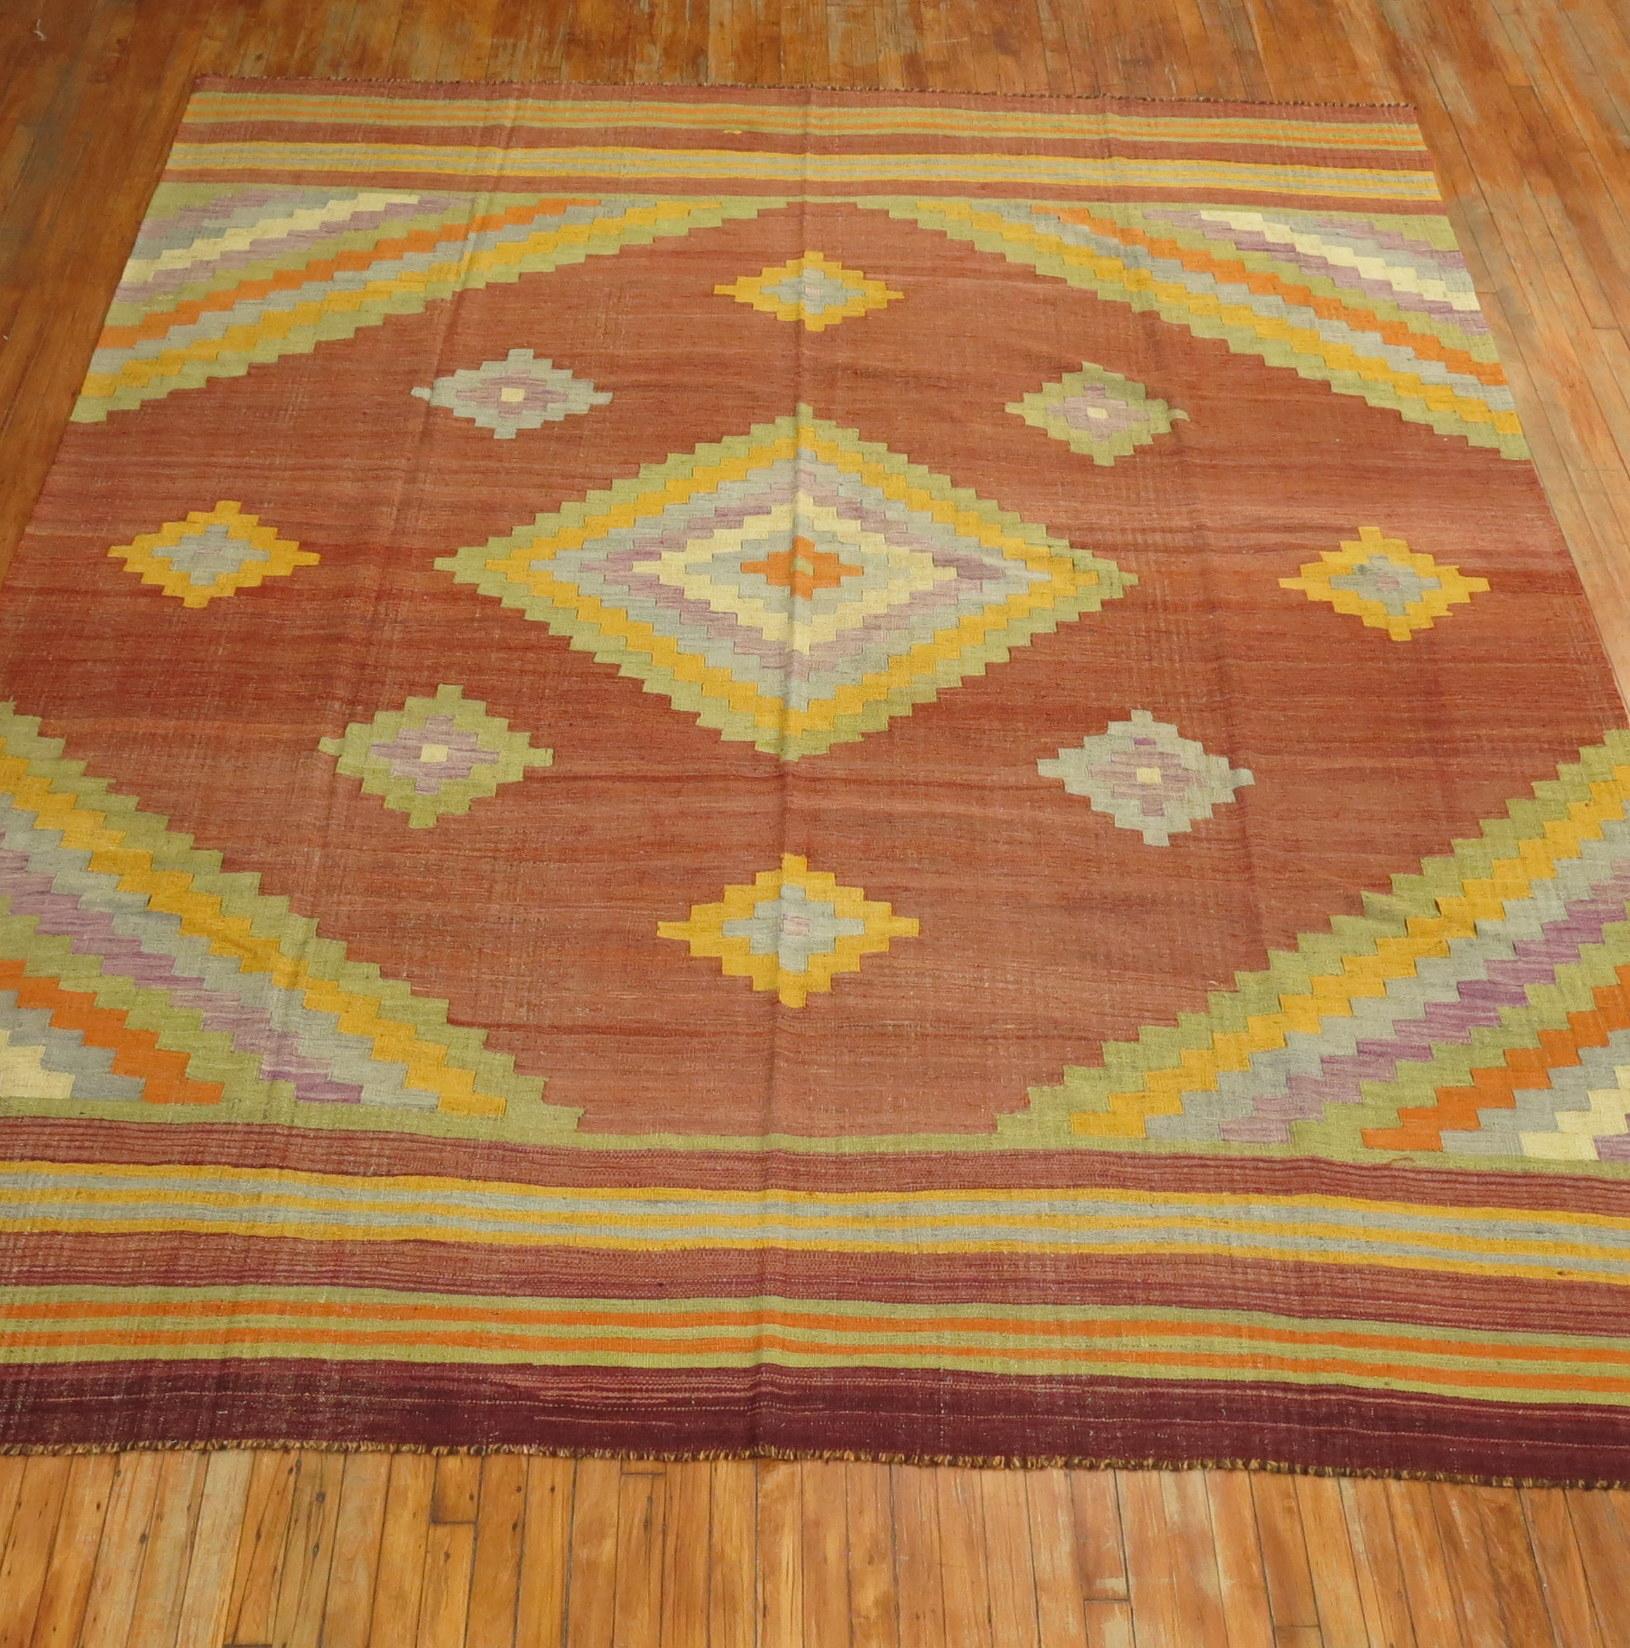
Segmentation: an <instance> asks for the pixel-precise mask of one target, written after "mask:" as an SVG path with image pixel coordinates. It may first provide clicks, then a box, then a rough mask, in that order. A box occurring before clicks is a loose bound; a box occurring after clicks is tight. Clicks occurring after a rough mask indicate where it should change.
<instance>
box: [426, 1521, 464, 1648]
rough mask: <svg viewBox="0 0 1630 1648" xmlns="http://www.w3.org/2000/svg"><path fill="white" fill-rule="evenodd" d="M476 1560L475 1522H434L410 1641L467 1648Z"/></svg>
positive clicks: (428, 1647)
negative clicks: (472, 1579)
mask: <svg viewBox="0 0 1630 1648" xmlns="http://www.w3.org/2000/svg"><path fill="white" fill-rule="evenodd" d="M474 1558H475V1524H474V1523H473V1522H437V1521H435V1520H434V1519H432V1520H431V1523H430V1526H429V1530H428V1531H427V1532H426V1534H425V1548H424V1584H423V1586H422V1587H421V1589H420V1592H419V1619H418V1625H417V1630H416V1632H415V1635H414V1636H413V1637H412V1638H411V1639H410V1640H411V1641H413V1642H414V1643H415V1644H416V1648H463V1645H464V1637H465V1632H466V1630H467V1628H468V1625H469V1618H470V1570H471V1567H472V1565H473V1563H474Z"/></svg>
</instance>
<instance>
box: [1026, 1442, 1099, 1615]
mask: <svg viewBox="0 0 1630 1648" xmlns="http://www.w3.org/2000/svg"><path fill="white" fill-rule="evenodd" d="M1024 1492H1025V1514H1026V1529H1025V1533H1026V1537H1027V1538H1028V1540H1029V1542H1030V1563H1031V1571H1032V1573H1033V1574H1034V1576H1035V1588H1036V1635H1037V1637H1038V1639H1039V1640H1040V1642H1041V1648H1076V1645H1077V1644H1084V1643H1085V1642H1086V1640H1087V1620H1086V1612H1085V1601H1086V1598H1085V1586H1084V1585H1083V1584H1082V1580H1081V1569H1080V1565H1079V1563H1078V1562H1077V1560H1076V1536H1075V1507H1074V1505H1073V1504H1072V1503H1071V1500H1070V1476H1069V1472H1067V1471H1059V1470H1047V1471H1027V1472H1025V1476H1024Z"/></svg>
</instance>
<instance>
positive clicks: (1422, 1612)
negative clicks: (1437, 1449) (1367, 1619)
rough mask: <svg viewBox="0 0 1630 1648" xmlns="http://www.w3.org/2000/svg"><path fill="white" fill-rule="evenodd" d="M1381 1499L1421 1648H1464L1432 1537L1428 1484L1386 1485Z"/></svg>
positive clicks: (1444, 1558) (1445, 1569)
mask: <svg viewBox="0 0 1630 1648" xmlns="http://www.w3.org/2000/svg"><path fill="white" fill-rule="evenodd" d="M1387 1499H1388V1501H1389V1503H1390V1505H1391V1509H1392V1526H1393V1531H1394V1534H1395V1536H1396V1538H1397V1541H1398V1550H1399V1552H1400V1553H1401V1555H1402V1556H1403V1558H1404V1591H1405V1593H1406V1595H1407V1596H1408V1598H1409V1617H1410V1621H1411V1623H1412V1624H1413V1626H1414V1628H1415V1636H1416V1638H1417V1640H1418V1641H1419V1642H1420V1644H1421V1648H1427V1645H1428V1644H1442V1648H1464V1645H1465V1643H1466V1639H1465V1636H1464V1634H1463V1633H1462V1631H1461V1628H1460V1625H1461V1622H1460V1607H1459V1603H1458V1601H1457V1599H1456V1596H1455V1590H1454V1585H1453V1583H1452V1582H1451V1580H1450V1576H1449V1558H1448V1553H1447V1552H1446V1551H1445V1549H1444V1545H1443V1536H1442V1534H1440V1533H1439V1531H1438V1518H1437V1510H1436V1508H1435V1507H1434V1505H1433V1503H1432V1486H1431V1484H1430V1483H1428V1482H1389V1483H1388V1484H1387Z"/></svg>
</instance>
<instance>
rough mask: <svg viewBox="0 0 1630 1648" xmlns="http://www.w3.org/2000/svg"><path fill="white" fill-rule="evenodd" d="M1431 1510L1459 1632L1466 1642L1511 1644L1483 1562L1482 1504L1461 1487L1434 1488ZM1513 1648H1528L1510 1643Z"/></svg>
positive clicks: (1485, 1550) (1495, 1587)
mask: <svg viewBox="0 0 1630 1648" xmlns="http://www.w3.org/2000/svg"><path fill="white" fill-rule="evenodd" d="M1432 1508H1433V1510H1434V1512H1435V1513H1436V1515H1437V1522H1438V1532H1439V1534H1440V1535H1441V1536H1442V1539H1443V1550H1444V1554H1445V1556H1446V1557H1447V1558H1448V1568H1449V1581H1450V1584H1451V1585H1453V1587H1454V1593H1455V1600H1456V1602H1457V1604H1458V1605H1459V1612H1460V1620H1461V1629H1462V1632H1463V1633H1464V1635H1465V1637H1466V1639H1467V1640H1468V1642H1470V1643H1473V1644H1476V1648H1483V1645H1484V1644H1485V1643H1488V1644H1491V1645H1492V1644H1498V1643H1512V1642H1513V1639H1512V1638H1511V1637H1510V1636H1508V1635H1507V1633H1506V1627H1505V1616H1504V1614H1503V1612H1502V1611H1501V1607H1500V1590H1499V1585H1498V1583H1497V1581H1496V1579H1495V1575H1494V1569H1493V1565H1492V1563H1491V1562H1490V1560H1489V1552H1488V1544H1487V1539H1486V1536H1485V1534H1484V1530H1483V1511H1482V1502H1481V1499H1480V1497H1479V1493H1478V1490H1477V1489H1476V1488H1470V1487H1467V1486H1465V1485H1464V1484H1462V1483H1455V1482H1434V1483H1433V1484H1432ZM1513 1648H1529V1645H1528V1644H1520V1645H1518V1644H1516V1643H1513Z"/></svg>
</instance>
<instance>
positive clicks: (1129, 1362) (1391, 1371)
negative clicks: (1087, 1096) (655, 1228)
mask: <svg viewBox="0 0 1630 1648" xmlns="http://www.w3.org/2000/svg"><path fill="white" fill-rule="evenodd" d="M219 1337H222V1338H226V1339H229V1340H230V1341H232V1342H234V1343H237V1344H246V1345H258V1344H275V1345H282V1346H288V1347H301V1348H303V1347H306V1346H310V1347H312V1348H313V1349H315V1350H317V1351H319V1352H321V1351H323V1350H332V1349H333V1347H334V1346H336V1345H353V1346H356V1347H357V1348H358V1349H363V1348H368V1347H373V1348H379V1349H384V1348H389V1347H392V1346H399V1347H401V1348H403V1349H409V1348H411V1349H416V1350H422V1349H424V1348H425V1344H426V1339H425V1335H424V1334H423V1333H419V1332H410V1331H408V1330H406V1329H392V1328H326V1329H324V1330H323V1331H322V1332H320V1333H310V1334H304V1335H302V1334H298V1333H290V1332H287V1331H285V1330H282V1329H279V1328H275V1327H272V1328H256V1327H236V1328H232V1329H230V1330H226V1331H224V1332H223V1334H222V1335H220V1336H219ZM198 1339H199V1336H198V1335H196V1334H193V1333H188V1332H182V1331H177V1332H166V1331H164V1330H153V1329H145V1330H143V1331H142V1332H140V1333H129V1334H122V1333H15V1334H7V1335H5V1342H6V1343H9V1344H11V1345H15V1346H17V1347H18V1348H20V1349H27V1350H84V1349H89V1348H92V1347H109V1348H112V1347H124V1348H126V1349H131V1350H150V1349H158V1348H161V1347H165V1346H174V1345H186V1344H196V1343H198ZM435 1342H436V1343H437V1344H438V1345H444V1346H445V1347H446V1348H447V1349H448V1350H449V1351H470V1350H483V1349H485V1350H513V1351H520V1352H527V1351H530V1352H533V1353H535V1354H536V1353H539V1352H543V1351H547V1352H550V1353H552V1355H553V1359H554V1360H557V1361H558V1359H559V1356H560V1354H561V1353H562V1352H576V1353H578V1354H580V1355H581V1354H584V1353H590V1352H593V1353H597V1354H601V1355H607V1356H617V1357H620V1358H623V1359H625V1360H626V1361H628V1362H636V1361H639V1360H640V1359H642V1358H655V1357H661V1356H671V1355H673V1354H675V1353H676V1352H678V1353H679V1354H681V1355H684V1356H689V1357H701V1356H715V1355H723V1356H729V1355H739V1354H740V1353H741V1351H742V1350H743V1349H744V1348H751V1349H753V1350H755V1351H760V1352H762V1351H767V1350H768V1351H781V1352H784V1353H786V1354H788V1355H800V1354H802V1355H809V1354H811V1353H812V1352H813V1353H817V1354H819V1355H821V1356H822V1357H825V1358H826V1359H828V1360H831V1361H857V1362H858V1361H864V1360H866V1359H867V1358H870V1357H875V1356H921V1355H924V1354H934V1353H935V1352H936V1351H937V1354H938V1355H939V1356H941V1357H942V1358H943V1359H944V1360H945V1361H947V1362H950V1361H957V1360H960V1361H966V1360H970V1359H981V1360H983V1359H987V1358H989V1359H995V1360H1000V1361H1004V1362H1017V1363H1024V1362H1051V1363H1055V1364H1056V1363H1058V1362H1074V1363H1080V1364H1082V1365H1084V1366H1100V1367H1103V1366H1108V1367H1121V1366H1134V1367H1136V1366H1143V1367H1149V1366H1154V1367H1169V1368H1174V1369H1181V1368H1209V1369H1215V1370H1218V1371H1229V1372H1243V1373H1255V1374H1273V1373H1299V1372H1308V1371H1313V1372H1316V1373H1318V1374H1320V1375H1321V1376H1324V1377H1326V1378H1341V1377H1344V1376H1346V1377H1353V1378H1360V1379H1371V1380H1373V1379H1394V1380H1411V1379H1413V1380H1419V1379H1422V1378H1426V1377H1430V1376H1431V1374H1432V1371H1433V1370H1432V1369H1430V1368H1420V1367H1412V1366H1409V1365H1407V1364H1398V1365H1391V1364H1387V1363H1367V1362H1357V1361H1344V1360H1343V1359H1341V1358H1339V1357H1323V1358H1320V1359H1318V1360H1317V1361H1316V1362H1314V1363H1311V1364H1310V1363H1309V1362H1306V1361H1295V1360H1292V1359H1291V1358H1289V1357H1278V1356H1257V1355H1252V1354H1250V1353H1249V1352H1246V1353H1242V1354H1241V1355H1238V1356H1229V1355H1226V1354H1224V1353H1222V1352H1216V1351H1196V1352H1193V1353H1190V1352H1184V1351H1167V1352H1161V1351H1144V1350H1124V1351H1117V1350H1107V1349H1093V1350H1083V1351H1079V1352H1072V1351H1070V1350H1068V1349H1059V1348H1055V1347H1051V1346H1035V1347H1030V1346H1009V1347H1003V1348H1001V1349H998V1350H994V1351H987V1350H984V1349H974V1350H971V1351H969V1352H965V1353H959V1352H957V1351H955V1350H951V1349H948V1348H945V1347H930V1348H929V1349H928V1350H927V1351H925V1347H924V1345H923V1342H922V1341H921V1340H917V1341H911V1340H906V1341H902V1342H901V1343H898V1344H889V1343H873V1344H865V1343H859V1344H847V1343H845V1342H843V1341H842V1340H838V1341H834V1342H829V1343H823V1344H816V1345H812V1344H810V1343H808V1342H807V1341H801V1340H788V1339H780V1338H778V1337H776V1335H774V1334H761V1335H758V1336H757V1337H755V1338H754V1339H753V1340H752V1341H751V1344H750V1346H746V1347H744V1345H743V1343H742V1341H741V1340H739V1339H691V1340H687V1341H685V1342H684V1343H683V1344H680V1343H676V1342H675V1341H674V1340H672V1339H651V1340H641V1339H621V1338H619V1339H593V1338H582V1339H573V1340H570V1341H568V1342H566V1343H564V1344H560V1343H556V1344H546V1345H540V1344H539V1342H538V1341H537V1340H536V1339H535V1338H533V1337H530V1336H527V1335H523V1334H495V1333H491V1332H482V1333H472V1334H462V1335H452V1334H448V1335H442V1336H441V1337H440V1338H438V1339H437V1340H436V1341H435ZM1444 1371H1445V1372H1447V1373H1448V1374H1449V1375H1450V1376H1451V1377H1452V1378H1453V1379H1454V1381H1455V1383H1456V1384H1457V1385H1460V1386H1463V1387H1464V1386H1470V1387H1475V1388H1478V1389H1483V1390H1518V1391H1520V1390H1567V1391H1581V1392H1592V1393H1596V1394H1601V1395H1630V1378H1624V1377H1620V1378H1613V1377H1608V1376H1605V1375H1580V1374H1573V1375H1551V1374H1540V1373H1535V1374H1524V1373H1517V1372H1510V1373H1508V1372H1503V1371H1499V1370H1495V1369H1483V1368H1465V1367H1458V1366H1457V1367H1455V1368H1453V1369H1449V1370H1444Z"/></svg>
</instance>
